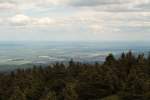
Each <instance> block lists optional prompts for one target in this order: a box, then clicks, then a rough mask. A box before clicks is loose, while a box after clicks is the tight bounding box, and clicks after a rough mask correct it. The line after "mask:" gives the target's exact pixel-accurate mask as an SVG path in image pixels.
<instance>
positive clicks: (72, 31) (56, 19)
mask: <svg viewBox="0 0 150 100" xmlns="http://www.w3.org/2000/svg"><path fill="white" fill-rule="evenodd" d="M149 38H150V0H0V41H4V40H9V41H17V40H23V41H24V40H27V41H31V40H33V41H36V40H37V41H39V40H41V41H149Z"/></svg>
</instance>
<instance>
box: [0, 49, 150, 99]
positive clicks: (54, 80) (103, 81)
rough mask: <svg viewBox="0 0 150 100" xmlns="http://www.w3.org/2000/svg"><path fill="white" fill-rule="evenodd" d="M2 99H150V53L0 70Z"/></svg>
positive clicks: (0, 93)
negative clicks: (11, 70) (100, 62)
mask: <svg viewBox="0 0 150 100" xmlns="http://www.w3.org/2000/svg"><path fill="white" fill-rule="evenodd" d="M0 100H150V55H149V56H148V57H145V56H144V55H143V54H140V55H138V56H134V55H133V53H132V52H131V51H130V52H128V53H126V54H125V53H122V55H121V56H120V57H119V58H118V59H116V58H115V57H114V55H112V54H110V55H108V57H106V60H105V62H104V63H103V64H99V63H95V64H82V63H77V62H74V61H73V60H71V61H70V62H69V64H63V63H56V64H53V65H49V66H47V67H41V66H40V67H37V66H34V67H33V68H31V69H25V70H24V69H18V70H16V71H13V72H7V73H0Z"/></svg>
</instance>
